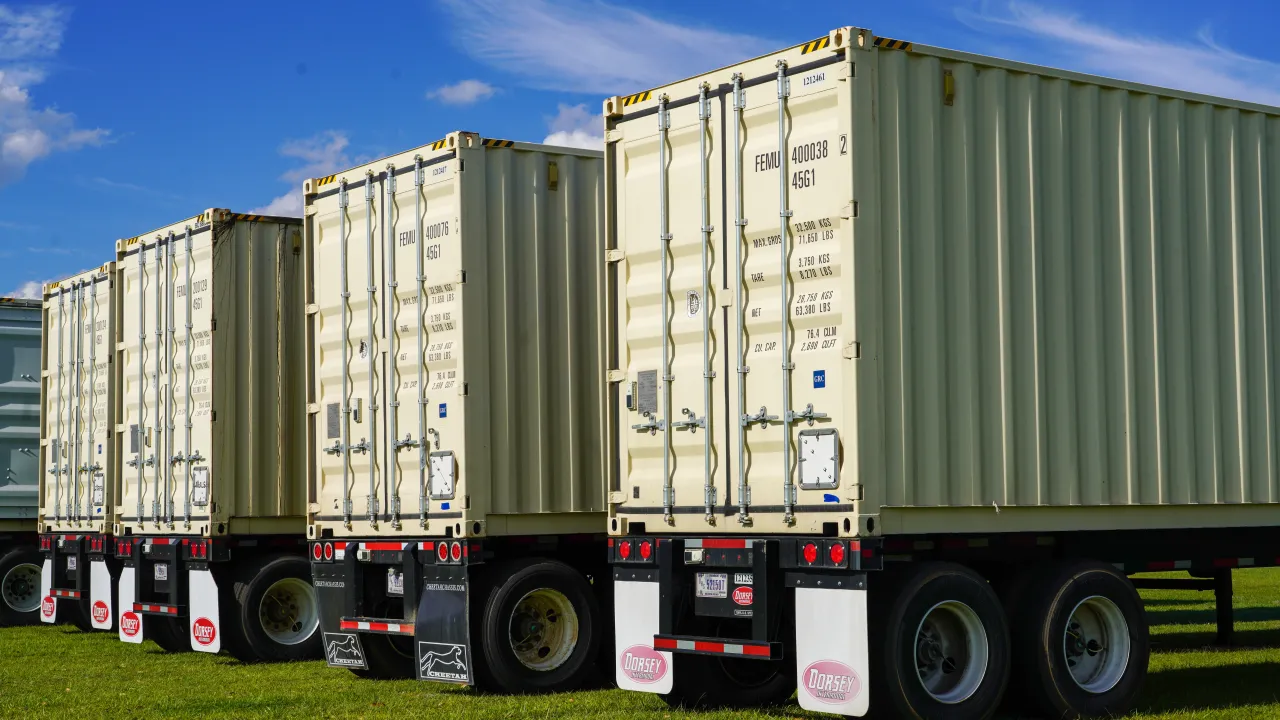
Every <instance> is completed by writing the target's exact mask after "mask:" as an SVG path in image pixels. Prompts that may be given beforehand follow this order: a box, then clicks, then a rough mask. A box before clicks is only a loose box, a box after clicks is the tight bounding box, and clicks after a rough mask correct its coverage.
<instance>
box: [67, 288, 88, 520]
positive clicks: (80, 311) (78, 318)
mask: <svg viewBox="0 0 1280 720" xmlns="http://www.w3.org/2000/svg"><path fill="white" fill-rule="evenodd" d="M71 302H72V303H74V308H73V310H72V314H71V318H72V321H71V331H72V332H73V333H75V335H74V337H73V339H72V343H71V354H72V366H73V368H74V372H75V390H74V391H73V395H74V397H75V431H74V432H73V433H72V435H73V438H74V445H73V446H72V458H71V468H72V473H71V488H72V490H71V497H72V498H74V500H75V505H74V507H75V511H74V513H68V514H70V515H71V517H72V518H73V519H74V520H75V522H76V524H77V525H78V524H79V523H80V475H81V473H83V472H84V463H82V462H81V461H80V453H81V450H82V448H81V445H82V444H83V439H82V438H81V437H80V429H81V427H82V425H81V420H82V416H83V414H84V412H83V411H84V385H83V384H82V383H81V382H80V379H81V377H82V376H83V375H84V283H82V282H77V283H75V284H74V285H72V286H71Z"/></svg>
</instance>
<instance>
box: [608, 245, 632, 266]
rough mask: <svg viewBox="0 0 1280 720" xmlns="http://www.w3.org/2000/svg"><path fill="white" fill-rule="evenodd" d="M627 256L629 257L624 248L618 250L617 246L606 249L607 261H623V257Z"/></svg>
mask: <svg viewBox="0 0 1280 720" xmlns="http://www.w3.org/2000/svg"><path fill="white" fill-rule="evenodd" d="M626 257H627V254H626V253H625V252H623V251H622V250H618V249H617V248H614V249H612V250H605V251H604V259H605V262H611V263H616V262H622V261H623V259H624V258H626Z"/></svg>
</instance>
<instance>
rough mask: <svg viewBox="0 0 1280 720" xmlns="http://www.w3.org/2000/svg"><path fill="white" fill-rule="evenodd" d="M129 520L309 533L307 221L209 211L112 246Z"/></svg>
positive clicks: (124, 501)
mask: <svg viewBox="0 0 1280 720" xmlns="http://www.w3.org/2000/svg"><path fill="white" fill-rule="evenodd" d="M117 254H118V260H117V266H118V269H119V279H120V285H121V290H120V333H119V339H120V346H119V347H120V359H119V361H118V363H117V364H118V366H119V368H120V392H121V401H120V418H119V422H118V426H117V427H118V433H117V439H118V443H119V448H118V452H117V456H118V457H119V458H120V460H119V462H120V473H121V500H120V518H119V525H120V529H121V530H122V531H125V532H128V533H132V534H135V535H138V534H142V535H145V534H164V535H172V534H195V535H200V536H204V537H217V536H220V535H228V534H231V535H245V534H269V533H272V534H274V533H297V534H299V535H301V534H302V532H303V528H304V526H305V514H306V485H305V479H304V477H305V476H304V473H303V466H304V462H305V461H304V454H303V452H304V447H305V436H304V434H303V427H302V426H303V416H302V408H303V406H304V397H305V396H304V391H303V378H304V372H303V370H304V367H305V362H304V359H303V354H302V353H303V350H302V349H303V332H302V326H303V317H304V308H303V303H302V299H303V296H302V229H301V223H300V221H298V220H293V219H289V218H277V217H263V216H257V215H245V214H239V213H232V212H230V211H228V210H223V209H212V210H209V211H208V212H206V213H203V214H201V215H199V216H197V217H194V218H190V219H188V220H185V221H182V222H179V223H175V224H173V225H170V226H167V227H164V228H161V229H160V230H157V231H155V232H153V233H147V234H145V235H141V236H138V237H135V238H130V239H128V240H121V241H120V242H119V243H117Z"/></svg>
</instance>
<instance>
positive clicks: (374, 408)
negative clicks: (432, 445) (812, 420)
mask: <svg viewBox="0 0 1280 720" xmlns="http://www.w3.org/2000/svg"><path fill="white" fill-rule="evenodd" d="M364 239H365V243H364V253H365V273H366V278H365V279H366V288H367V289H368V291H369V295H368V305H367V307H366V308H365V310H366V311H367V312H366V321H365V325H366V327H367V328H368V331H367V332H368V333H369V351H368V352H367V353H366V355H367V359H368V363H367V364H366V371H367V372H368V373H369V440H368V444H367V445H366V446H365V450H366V451H367V452H368V453H369V496H368V498H367V500H368V510H369V524H370V525H372V526H373V527H375V528H376V527H377V526H378V495H377V488H378V403H377V397H378V395H377V392H378V389H377V388H378V381H377V378H376V377H375V373H374V370H375V369H376V368H377V353H376V352H375V351H374V344H373V341H374V338H375V337H377V334H378V332H377V327H376V326H375V325H374V322H373V320H374V317H373V304H374V301H375V300H376V299H377V295H378V288H377V286H376V285H374V279H375V275H374V270H373V249H374V245H373V171H372V170H369V171H366V172H365V178H364Z"/></svg>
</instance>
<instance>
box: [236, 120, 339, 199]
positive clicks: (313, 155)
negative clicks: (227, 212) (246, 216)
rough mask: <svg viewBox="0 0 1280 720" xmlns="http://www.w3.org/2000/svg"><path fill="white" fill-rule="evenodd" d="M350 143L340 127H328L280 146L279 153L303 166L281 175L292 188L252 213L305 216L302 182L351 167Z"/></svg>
mask: <svg viewBox="0 0 1280 720" xmlns="http://www.w3.org/2000/svg"><path fill="white" fill-rule="evenodd" d="M350 144H351V141H350V139H348V138H347V135H346V133H343V132H339V131H337V130H325V131H324V132H322V133H319V134H317V135H313V136H311V137H309V138H304V139H301V140H288V141H286V142H285V143H284V144H283V145H281V146H280V154H281V155H283V156H284V157H287V158H292V159H294V160H298V161H300V162H301V165H298V166H297V167H294V168H291V169H290V170H288V171H286V172H285V173H284V174H283V175H281V176H280V179H281V180H283V181H285V182H287V183H289V185H290V186H291V189H290V190H289V192H287V193H285V194H283V195H281V196H279V197H277V198H276V199H274V200H272V201H271V202H269V203H267V204H266V205H263V206H262V207H258V208H254V209H252V210H250V211H249V212H251V213H253V214H255V215H276V216H281V217H302V181H303V180H306V179H307V178H315V177H321V176H324V175H329V174H330V173H333V172H334V171H337V170H341V169H343V168H349V167H351V166H352V164H353V163H352V162H351V158H350V157H348V156H347V146H348V145H350Z"/></svg>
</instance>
